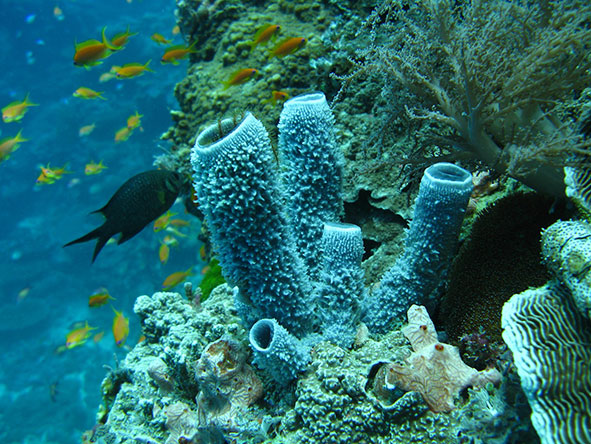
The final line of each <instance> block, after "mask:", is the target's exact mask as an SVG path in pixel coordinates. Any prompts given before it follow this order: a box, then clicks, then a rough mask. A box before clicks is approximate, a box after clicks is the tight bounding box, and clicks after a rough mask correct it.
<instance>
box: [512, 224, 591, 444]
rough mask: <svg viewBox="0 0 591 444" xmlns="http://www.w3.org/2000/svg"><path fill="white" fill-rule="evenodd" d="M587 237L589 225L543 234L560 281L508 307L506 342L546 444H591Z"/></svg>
mask: <svg viewBox="0 0 591 444" xmlns="http://www.w3.org/2000/svg"><path fill="white" fill-rule="evenodd" d="M590 236H591V227H590V226H589V225H588V224H586V223H584V222H577V221H569V222H562V221H558V222H556V223H554V224H553V225H551V226H550V227H549V228H547V229H546V230H544V231H543V233H542V252H543V256H544V261H545V263H546V265H547V266H548V268H550V269H551V270H552V271H553V273H554V274H555V276H556V277H555V278H554V279H552V280H550V281H549V282H548V283H547V284H546V285H544V286H542V287H539V288H532V289H529V290H526V291H524V292H522V293H519V294H516V295H513V297H511V299H509V301H507V302H506V303H505V305H504V306H503V313H502V317H501V320H502V326H503V339H504V340H505V343H506V344H507V345H508V346H509V348H510V349H511V351H512V352H513V356H514V365H515V367H516V368H517V373H518V374H519V377H520V379H521V386H522V388H523V391H524V392H525V394H526V395H527V398H528V401H529V404H530V406H531V408H532V414H531V420H532V424H533V426H534V428H535V429H536V431H537V432H538V435H539V437H540V439H541V441H542V444H553V443H568V444H570V443H573V444H574V443H582V442H591V366H590V364H589V363H590V362H591V348H590V347H589V345H590V344H591V319H589V317H588V316H589V305H588V300H589V297H588V295H589V283H588V282H587V279H586V277H587V276H588V274H587V268H588V266H589V262H588V261H587V260H586V258H587V257H588V256H589V249H588V247H589V243H588V242H587V240H588V238H589V237H590ZM573 278H574V279H573ZM571 279H573V281H572V282H571Z"/></svg>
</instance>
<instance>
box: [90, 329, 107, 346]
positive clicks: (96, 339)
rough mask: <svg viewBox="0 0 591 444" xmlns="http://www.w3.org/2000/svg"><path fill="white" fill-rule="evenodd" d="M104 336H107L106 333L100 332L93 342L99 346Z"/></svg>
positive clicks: (93, 338)
mask: <svg viewBox="0 0 591 444" xmlns="http://www.w3.org/2000/svg"><path fill="white" fill-rule="evenodd" d="M103 336H105V331H104V330H102V331H99V332H98V333H97V334H96V335H94V336H93V337H92V340H93V341H94V343H95V344H97V343H98V342H99V341H100V340H101V339H103Z"/></svg>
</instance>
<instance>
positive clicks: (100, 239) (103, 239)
mask: <svg viewBox="0 0 591 444" xmlns="http://www.w3.org/2000/svg"><path fill="white" fill-rule="evenodd" d="M103 227H104V225H101V226H100V227H98V228H95V229H94V230H92V231H91V232H90V233H87V234H85V235H84V236H82V237H79V238H78V239H74V240H73V241H70V242H68V243H67V244H65V245H64V246H63V247H69V246H70V245H74V244H80V243H82V242H88V241H90V240H93V239H97V241H96V246H95V247H94V253H93V255H92V262H93V263H94V261H95V259H96V257H97V256H98V254H99V253H100V251H101V250H102V249H103V247H104V246H105V244H106V243H107V241H108V240H109V239H110V238H111V236H108V235H107V233H105V232H104V228H103Z"/></svg>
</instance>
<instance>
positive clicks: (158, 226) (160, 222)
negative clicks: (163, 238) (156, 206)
mask: <svg viewBox="0 0 591 444" xmlns="http://www.w3.org/2000/svg"><path fill="white" fill-rule="evenodd" d="M176 214H177V213H171V212H170V210H168V211H167V212H166V213H164V214H163V215H162V216H160V217H159V218H158V219H156V220H155V221H154V231H155V232H156V233H157V232H159V231H162V230H164V229H165V228H166V227H168V224H169V223H170V218H171V217H172V216H174V215H176Z"/></svg>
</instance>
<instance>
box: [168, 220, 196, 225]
mask: <svg viewBox="0 0 591 444" xmlns="http://www.w3.org/2000/svg"><path fill="white" fill-rule="evenodd" d="M169 224H170V225H172V226H173V227H188V226H189V225H191V222H189V221H188V220H185V219H171V220H170V222H169Z"/></svg>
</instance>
